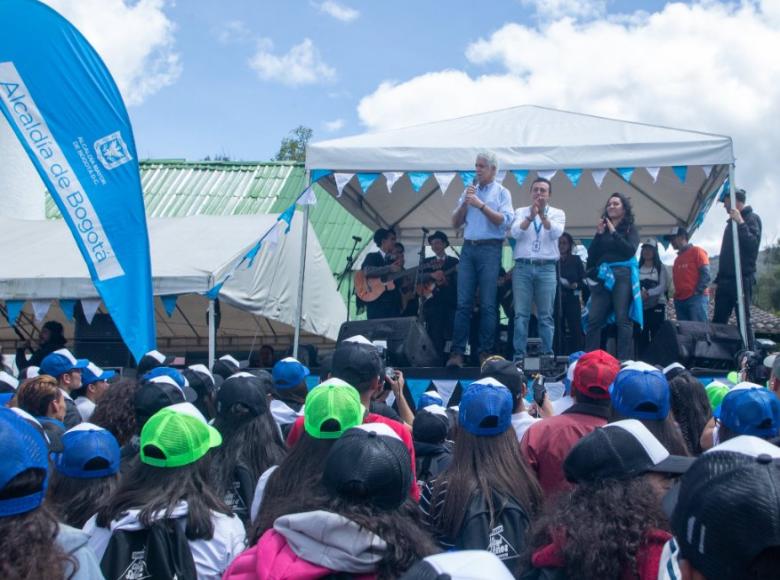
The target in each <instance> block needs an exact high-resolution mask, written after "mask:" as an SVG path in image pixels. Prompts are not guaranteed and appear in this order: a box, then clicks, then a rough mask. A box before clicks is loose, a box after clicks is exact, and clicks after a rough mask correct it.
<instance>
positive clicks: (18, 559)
mask: <svg viewBox="0 0 780 580" xmlns="http://www.w3.org/2000/svg"><path fill="white" fill-rule="evenodd" d="M0 440H1V441H2V442H3V461H2V462H0V481H2V482H3V483H2V486H1V487H0V578H8V579H12V578H13V579H29V580H38V579H42V578H46V579H47V580H48V579H53V580H59V579H69V580H90V579H94V578H102V575H101V574H100V568H99V567H98V564H97V562H96V561H95V556H94V554H92V551H91V550H90V549H89V548H88V546H87V536H86V535H85V534H84V533H82V532H81V531H80V530H76V529H74V528H71V527H70V526H67V525H65V524H59V523H57V519H56V518H55V517H54V515H53V514H52V513H51V512H50V511H49V510H48V508H47V507H46V506H45V505H44V503H43V500H44V497H45V495H46V484H47V468H48V462H49V460H48V455H49V451H48V449H47V448H46V443H45V442H44V440H43V438H42V437H41V436H40V434H39V433H38V432H37V431H36V430H35V428H34V427H32V426H31V425H30V424H29V423H27V421H25V420H24V419H22V418H20V417H18V416H17V415H16V414H15V413H14V412H13V411H10V410H8V409H0Z"/></svg>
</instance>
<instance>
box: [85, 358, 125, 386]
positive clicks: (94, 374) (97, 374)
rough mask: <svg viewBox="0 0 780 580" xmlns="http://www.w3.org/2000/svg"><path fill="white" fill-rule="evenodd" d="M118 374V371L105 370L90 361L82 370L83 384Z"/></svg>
mask: <svg viewBox="0 0 780 580" xmlns="http://www.w3.org/2000/svg"><path fill="white" fill-rule="evenodd" d="M115 376H116V371H104V370H103V369H101V368H100V367H99V366H97V365H96V364H95V363H93V362H90V363H89V364H88V365H87V366H86V367H84V370H83V371H81V384H82V385H83V386H87V385H91V384H92V383H96V382H98V381H107V380H109V379H113V378H114V377H115Z"/></svg>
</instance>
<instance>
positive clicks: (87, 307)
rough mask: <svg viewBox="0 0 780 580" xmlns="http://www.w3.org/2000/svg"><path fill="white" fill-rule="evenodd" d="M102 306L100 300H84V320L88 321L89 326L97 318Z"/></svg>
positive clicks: (82, 306) (82, 305) (82, 301)
mask: <svg viewBox="0 0 780 580" xmlns="http://www.w3.org/2000/svg"><path fill="white" fill-rule="evenodd" d="M99 306H100V298H82V299H81V309H82V310H83V311H84V318H86V319H87V324H92V320H93V319H94V318H95V313H96V312H97V311H98V307H99Z"/></svg>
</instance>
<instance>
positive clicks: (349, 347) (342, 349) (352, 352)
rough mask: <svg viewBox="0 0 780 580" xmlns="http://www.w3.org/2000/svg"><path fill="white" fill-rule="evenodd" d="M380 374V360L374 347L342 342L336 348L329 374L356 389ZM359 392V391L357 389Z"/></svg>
mask: <svg viewBox="0 0 780 580" xmlns="http://www.w3.org/2000/svg"><path fill="white" fill-rule="evenodd" d="M381 373H382V359H380V358H379V352H377V350H376V347H375V346H373V345H369V344H361V343H358V342H347V341H345V342H342V343H341V344H340V345H338V347H336V350H335V352H334V353H333V359H332V361H331V367H330V374H331V376H334V377H337V378H339V379H341V380H342V381H345V382H347V383H349V384H350V385H353V386H355V388H357V386H358V385H361V384H364V383H366V382H367V381H370V380H371V379H373V378H375V377H378V376H379V375H380V374H381ZM358 390H360V389H358Z"/></svg>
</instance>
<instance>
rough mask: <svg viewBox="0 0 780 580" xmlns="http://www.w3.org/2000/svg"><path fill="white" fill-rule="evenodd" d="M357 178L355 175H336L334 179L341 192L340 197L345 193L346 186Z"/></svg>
mask: <svg viewBox="0 0 780 580" xmlns="http://www.w3.org/2000/svg"><path fill="white" fill-rule="evenodd" d="M354 176H355V174H354V173H334V174H333V177H334V178H335V179H336V189H337V190H338V192H339V195H338V196H339V197H341V194H342V193H343V192H344V186H345V185H347V184H348V183H349V181H350V180H351V179H352V178H353V177H354Z"/></svg>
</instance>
